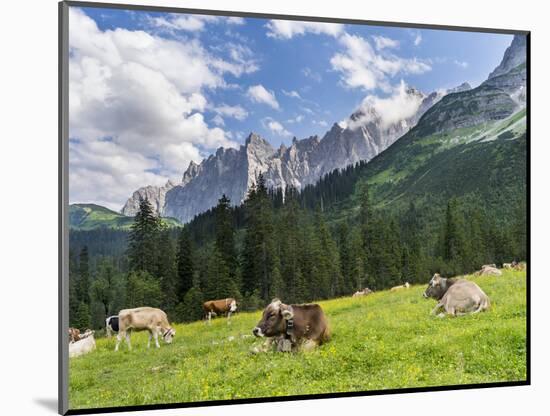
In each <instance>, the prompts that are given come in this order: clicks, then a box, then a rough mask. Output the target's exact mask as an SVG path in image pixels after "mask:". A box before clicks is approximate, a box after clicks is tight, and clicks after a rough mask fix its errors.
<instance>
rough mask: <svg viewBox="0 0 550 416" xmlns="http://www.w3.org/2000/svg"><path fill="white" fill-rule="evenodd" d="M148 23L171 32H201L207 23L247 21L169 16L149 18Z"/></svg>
mask: <svg viewBox="0 0 550 416" xmlns="http://www.w3.org/2000/svg"><path fill="white" fill-rule="evenodd" d="M148 23H149V25H150V26H153V27H156V28H159V29H164V30H169V31H180V30H181V31H186V32H200V31H202V30H204V27H205V26H206V24H207V23H226V24H229V25H243V24H244V23H245V20H244V19H243V18H242V17H221V16H208V15H182V14H169V15H167V16H166V17H149V19H148Z"/></svg>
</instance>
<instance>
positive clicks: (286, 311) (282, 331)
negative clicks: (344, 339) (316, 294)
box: [252, 299, 330, 352]
mask: <svg viewBox="0 0 550 416" xmlns="http://www.w3.org/2000/svg"><path fill="white" fill-rule="evenodd" d="M252 333H253V334H254V335H255V336H256V337H267V338H269V339H268V341H267V343H266V344H265V347H266V348H267V347H269V346H271V344H272V343H273V342H274V341H275V342H277V349H278V350H279V351H297V350H299V349H300V348H303V349H305V350H310V349H313V348H315V347H316V346H317V345H320V344H323V343H324V342H327V341H329V340H330V331H329V327H328V323H327V319H326V317H325V314H324V312H323V309H321V307H320V306H319V305H317V304H304V305H285V304H284V303H282V302H281V301H280V300H279V299H273V300H272V301H271V303H270V304H269V305H267V307H266V308H265V309H264V311H263V314H262V319H260V322H258V324H257V325H256V327H255V328H254V329H253V330H252ZM256 352H258V351H256Z"/></svg>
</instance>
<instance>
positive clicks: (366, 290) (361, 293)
mask: <svg viewBox="0 0 550 416" xmlns="http://www.w3.org/2000/svg"><path fill="white" fill-rule="evenodd" d="M371 293H372V290H370V289H369V288H368V287H366V288H364V289H363V290H358V291H357V292H355V293H354V294H353V296H352V298H358V297H360V296H367V295H370V294H371Z"/></svg>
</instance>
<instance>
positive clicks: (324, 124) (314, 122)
mask: <svg viewBox="0 0 550 416" xmlns="http://www.w3.org/2000/svg"><path fill="white" fill-rule="evenodd" d="M311 123H312V124H314V125H316V126H321V127H328V123H327V122H326V121H325V120H312V121H311Z"/></svg>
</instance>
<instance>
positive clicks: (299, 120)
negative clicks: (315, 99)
mask: <svg viewBox="0 0 550 416" xmlns="http://www.w3.org/2000/svg"><path fill="white" fill-rule="evenodd" d="M303 120H304V116H303V115H302V114H299V115H297V116H296V117H294V118H291V119H288V120H287V121H286V122H287V123H289V124H293V123H301V122H302V121H303Z"/></svg>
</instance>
